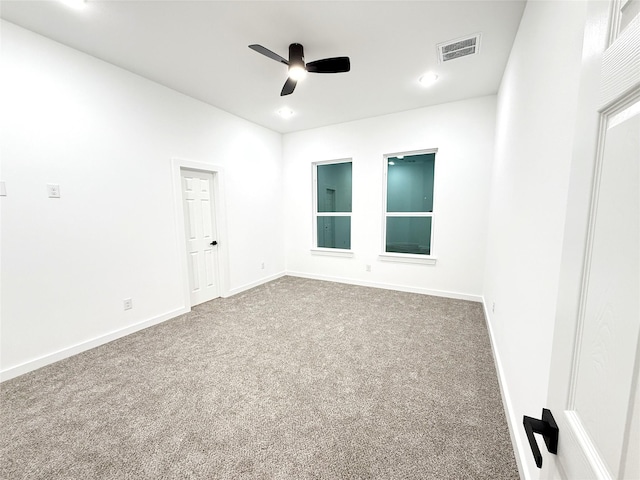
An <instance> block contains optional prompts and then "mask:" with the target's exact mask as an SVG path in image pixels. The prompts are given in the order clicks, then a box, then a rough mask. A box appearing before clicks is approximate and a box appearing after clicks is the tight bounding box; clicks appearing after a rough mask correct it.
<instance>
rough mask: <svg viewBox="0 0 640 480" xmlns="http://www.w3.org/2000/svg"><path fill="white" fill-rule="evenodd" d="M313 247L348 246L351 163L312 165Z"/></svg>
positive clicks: (331, 247)
mask: <svg viewBox="0 0 640 480" xmlns="http://www.w3.org/2000/svg"><path fill="white" fill-rule="evenodd" d="M313 185H314V194H313V197H314V208H313V211H314V222H313V223H314V238H315V240H314V242H315V244H314V247H315V248H317V249H336V250H339V249H341V250H350V249H351V162H345V161H332V162H322V163H314V164H313Z"/></svg>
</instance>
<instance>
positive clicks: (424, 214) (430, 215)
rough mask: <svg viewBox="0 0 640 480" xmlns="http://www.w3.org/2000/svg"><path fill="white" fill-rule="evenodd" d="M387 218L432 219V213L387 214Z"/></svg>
mask: <svg viewBox="0 0 640 480" xmlns="http://www.w3.org/2000/svg"><path fill="white" fill-rule="evenodd" d="M385 215H386V216H387V217H433V212H387V213H386V214H385Z"/></svg>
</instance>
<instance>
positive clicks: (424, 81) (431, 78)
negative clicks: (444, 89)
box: [418, 72, 438, 87]
mask: <svg viewBox="0 0 640 480" xmlns="http://www.w3.org/2000/svg"><path fill="white" fill-rule="evenodd" d="M437 80H438V75H437V74H436V73H433V72H427V73H425V74H424V75H422V76H421V77H420V78H419V80H418V81H419V82H420V85H422V86H423V87H430V86H431V85H433V84H434V83H436V81H437Z"/></svg>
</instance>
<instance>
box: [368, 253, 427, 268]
mask: <svg viewBox="0 0 640 480" xmlns="http://www.w3.org/2000/svg"><path fill="white" fill-rule="evenodd" d="M378 259H379V260H382V261H383V262H397V263H418V264H422V265H435V264H436V263H437V261H438V257H434V256H432V255H414V254H410V253H390V252H387V253H381V254H380V255H378Z"/></svg>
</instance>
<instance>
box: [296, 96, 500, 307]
mask: <svg viewBox="0 0 640 480" xmlns="http://www.w3.org/2000/svg"><path fill="white" fill-rule="evenodd" d="M495 103H496V98H495V97H494V96H488V97H482V98H475V99H472V100H465V101H460V102H455V103H449V104H444V105H438V106H435V107H429V108H421V109H417V110H411V111H407V112H403V113H397V114H392V115H385V116H381V117H376V118H370V119H366V120H360V121H355V122H349V123H345V124H340V125H333V126H329V127H323V128H318V129H313V130H307V131H303V132H297V133H291V134H287V135H285V136H284V166H285V167H284V168H285V170H284V171H285V173H284V205H285V207H284V209H285V229H286V234H285V238H286V252H287V272H289V273H291V274H296V275H303V276H310V277H314V278H326V279H333V280H338V281H348V282H351V283H359V284H365V285H376V286H382V287H389V288H397V289H401V290H409V291H417V292H423V293H435V294H443V295H449V296H458V297H463V298H472V299H478V298H480V295H481V294H482V279H483V273H484V258H485V240H486V232H487V226H486V223H487V207H488V197H489V190H488V189H489V181H490V168H491V161H492V158H493V142H494V134H495V130H494V127H495ZM429 148H438V149H439V150H438V154H437V156H436V172H435V176H436V180H435V182H436V183H435V199H434V215H435V217H434V229H435V238H434V244H433V250H434V251H433V253H434V254H435V255H436V256H437V257H438V263H437V264H436V265H415V264H403V263H389V262H383V261H380V260H379V259H378V255H379V254H380V253H382V208H383V197H382V187H383V180H382V179H383V155H384V154H389V153H399V152H405V151H415V150H423V149H429ZM342 158H352V159H353V216H352V231H351V248H352V250H353V251H354V252H355V255H354V257H353V258H335V257H327V256H318V255H312V254H311V252H310V249H311V246H312V231H313V230H312V169H311V163H312V162H317V161H323V160H333V159H342ZM366 265H371V267H372V268H371V272H367V271H366V270H365V267H366Z"/></svg>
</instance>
